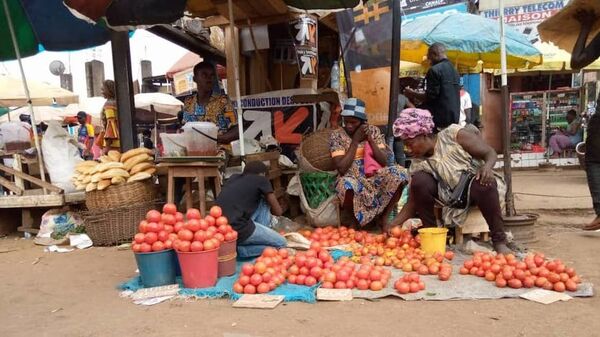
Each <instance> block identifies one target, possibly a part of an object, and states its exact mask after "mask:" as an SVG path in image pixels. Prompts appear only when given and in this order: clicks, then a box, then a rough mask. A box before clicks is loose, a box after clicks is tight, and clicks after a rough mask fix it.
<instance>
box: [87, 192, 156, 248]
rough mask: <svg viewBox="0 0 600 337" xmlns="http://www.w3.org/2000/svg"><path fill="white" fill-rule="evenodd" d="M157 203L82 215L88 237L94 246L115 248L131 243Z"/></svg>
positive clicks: (146, 203)
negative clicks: (139, 225) (114, 246)
mask: <svg viewBox="0 0 600 337" xmlns="http://www.w3.org/2000/svg"><path fill="white" fill-rule="evenodd" d="M155 207H156V202H154V201H151V202H144V203H138V204H134V205H128V206H124V207H118V208H114V209H110V210H96V211H88V212H84V213H82V214H81V215H82V218H83V223H84V226H85V231H86V233H87V235H88V236H89V237H90V239H92V242H94V246H113V245H119V244H122V243H127V242H131V240H132V238H133V236H134V235H135V234H136V233H137V231H138V224H139V222H140V221H142V220H143V219H144V218H145V217H146V213H148V211H149V210H152V209H155Z"/></svg>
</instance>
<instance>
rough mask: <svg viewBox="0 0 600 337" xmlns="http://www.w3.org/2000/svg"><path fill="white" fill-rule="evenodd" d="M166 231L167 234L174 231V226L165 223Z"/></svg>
mask: <svg viewBox="0 0 600 337" xmlns="http://www.w3.org/2000/svg"><path fill="white" fill-rule="evenodd" d="M164 231H165V232H167V234H169V233H173V226H171V225H165V228H164Z"/></svg>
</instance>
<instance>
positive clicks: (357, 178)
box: [329, 98, 408, 227]
mask: <svg viewBox="0 0 600 337" xmlns="http://www.w3.org/2000/svg"><path fill="white" fill-rule="evenodd" d="M341 116H342V119H343V122H344V124H343V125H344V127H343V128H340V129H337V130H334V131H333V132H332V133H331V136H330V139H329V150H330V152H331V156H332V158H333V162H334V163H335V166H336V168H337V171H338V172H339V175H340V176H339V178H338V180H337V182H336V190H337V193H338V197H339V199H340V200H341V202H342V203H343V208H344V209H347V210H351V211H352V214H353V215H354V218H353V220H354V225H355V226H356V225H360V226H365V225H367V224H369V223H372V222H374V221H375V222H376V223H377V224H378V225H380V226H382V227H383V226H385V224H386V223H387V218H388V216H389V214H390V212H391V211H392V209H393V208H394V207H395V205H396V204H397V203H398V200H399V199H400V196H401V194H402V188H403V187H404V185H405V182H406V181H407V178H408V177H407V174H406V170H405V169H404V168H403V167H401V166H398V165H392V166H387V163H388V156H389V155H390V154H391V153H390V151H389V150H388V149H387V147H386V145H385V138H384V136H383V135H382V134H381V131H379V128H377V127H376V126H374V125H369V124H367V115H366V112H365V103H364V102H363V101H361V100H360V99H356V98H349V99H348V100H347V101H346V102H345V103H344V110H343V111H342V113H341ZM367 146H368V147H370V148H371V149H372V157H370V158H373V159H374V160H375V161H377V163H378V164H379V166H381V168H379V169H378V170H376V171H375V172H366V170H365V147H367Z"/></svg>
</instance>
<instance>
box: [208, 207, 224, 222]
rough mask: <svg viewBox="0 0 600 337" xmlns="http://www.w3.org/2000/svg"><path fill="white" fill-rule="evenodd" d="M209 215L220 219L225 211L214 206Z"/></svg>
mask: <svg viewBox="0 0 600 337" xmlns="http://www.w3.org/2000/svg"><path fill="white" fill-rule="evenodd" d="M208 214H210V216H212V217H213V218H215V219H216V218H218V217H220V216H221V215H223V210H222V209H221V207H219V206H213V207H211V208H210V211H209V212H208Z"/></svg>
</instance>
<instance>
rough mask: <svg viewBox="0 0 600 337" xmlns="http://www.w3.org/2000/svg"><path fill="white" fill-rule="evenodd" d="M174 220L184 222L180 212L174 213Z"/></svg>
mask: <svg viewBox="0 0 600 337" xmlns="http://www.w3.org/2000/svg"><path fill="white" fill-rule="evenodd" d="M175 220H176V221H177V222H183V220H185V218H184V216H183V213H181V212H176V213H175Z"/></svg>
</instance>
